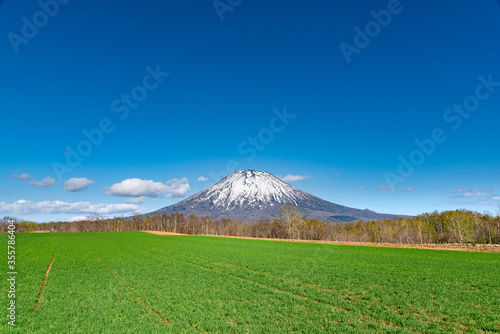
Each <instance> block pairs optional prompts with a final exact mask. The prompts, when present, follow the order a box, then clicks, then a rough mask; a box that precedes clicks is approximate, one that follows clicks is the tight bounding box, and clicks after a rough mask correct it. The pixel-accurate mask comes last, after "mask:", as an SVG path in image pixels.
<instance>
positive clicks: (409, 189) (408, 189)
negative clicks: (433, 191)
mask: <svg viewBox="0 0 500 334" xmlns="http://www.w3.org/2000/svg"><path fill="white" fill-rule="evenodd" d="M403 191H404V192H408V191H415V188H413V187H409V188H406V189H405V190H403Z"/></svg>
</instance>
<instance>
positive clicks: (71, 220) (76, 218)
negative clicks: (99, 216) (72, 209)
mask: <svg viewBox="0 0 500 334" xmlns="http://www.w3.org/2000/svg"><path fill="white" fill-rule="evenodd" d="M87 217H88V216H75V217H71V218H69V219H66V221H68V222H76V221H79V220H88V218H87Z"/></svg>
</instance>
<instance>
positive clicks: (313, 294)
mask: <svg viewBox="0 0 500 334" xmlns="http://www.w3.org/2000/svg"><path fill="white" fill-rule="evenodd" d="M16 237H17V239H16V255H17V258H16V262H17V272H18V274H17V281H16V285H17V286H16V326H15V327H14V328H12V326H10V325H8V324H7V319H6V318H5V316H4V315H3V316H2V319H3V320H2V322H1V324H0V331H1V332H9V333H10V332H12V333H184V332H186V333H189V332H207V333H216V332H220V333H290V332H294V333H321V332H324V333H484V332H486V333H498V332H500V254H498V253H481V252H461V251H445V250H424V249H403V248H383V247H363V246H347V245H328V244H308V243H292V242H281V241H266V240H245V239H232V238H217V237H206V236H159V235H152V234H147V233H144V232H106V233H104V232H102V233H59V234H48V233H47V234H42V233H40V234H17V236H16ZM0 238H1V239H0V240H1V242H2V244H3V245H7V235H5V234H4V235H1V236H0ZM4 248H5V249H6V248H7V247H6V246H5V247H4ZM5 252H6V250H5ZM5 262H6V261H5ZM50 264H51V265H50ZM49 265H50V271H49V272H48V274H47V275H46V273H47V270H48V268H49ZM6 267H7V264H4V265H3V267H2V268H3V272H4V274H3V276H2V277H5V276H6V275H5V273H6V272H7V271H8V270H7V268H6ZM45 276H46V278H45V280H44V277H45ZM42 282H43V283H42ZM42 285H43V288H42ZM1 289H2V291H1V298H0V301H1V305H2V306H1V309H2V310H6V307H7V306H8V303H9V300H8V299H7V290H8V286H7V283H6V280H5V279H2V283H1ZM4 312H6V311H4Z"/></svg>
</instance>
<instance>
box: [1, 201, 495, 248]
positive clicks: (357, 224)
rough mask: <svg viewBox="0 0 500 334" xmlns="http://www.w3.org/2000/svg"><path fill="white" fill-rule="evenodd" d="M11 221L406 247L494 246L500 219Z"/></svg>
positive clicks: (286, 210) (56, 228)
mask: <svg viewBox="0 0 500 334" xmlns="http://www.w3.org/2000/svg"><path fill="white" fill-rule="evenodd" d="M9 219H13V220H15V221H16V223H15V226H16V232H19V233H23V232H109V231H137V230H139V231H141V230H150V231H161V232H174V233H182V234H193V235H220V236H240V237H256V238H277V239H300V240H327V241H358V242H388V243H408V244H436V243H458V244H500V215H496V216H493V215H491V214H488V213H484V214H481V213H478V212H474V211H468V210H454V211H444V212H437V211H434V212H432V213H424V214H421V215H418V216H415V217H412V218H406V217H402V218H395V219H392V220H377V221H363V220H359V221H354V222H344V223H329V224H327V223H325V222H323V221H321V220H319V219H315V218H311V219H309V218H307V217H303V216H302V214H301V213H300V212H299V211H298V210H297V208H296V207H295V206H294V205H283V206H282V207H281V209H280V215H279V217H276V218H261V219H258V220H255V221H252V222H241V221H237V220H233V219H229V218H222V219H212V218H210V217H206V216H205V217H199V216H195V215H189V216H185V215H183V214H182V213H163V214H159V213H158V214H155V215H152V216H139V215H136V216H133V217H131V218H124V217H114V218H105V217H103V216H101V215H98V214H93V215H91V216H89V217H87V218H86V219H84V220H79V221H74V222H67V221H61V222H49V223H40V224H35V223H34V222H30V221H26V220H19V219H16V218H13V217H4V218H3V219H2V220H1V221H0V232H2V233H5V232H7V226H8V220H9Z"/></svg>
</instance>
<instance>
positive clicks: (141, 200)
mask: <svg viewBox="0 0 500 334" xmlns="http://www.w3.org/2000/svg"><path fill="white" fill-rule="evenodd" d="M145 201H146V197H144V196H140V197H134V198H130V199H127V200H124V201H123V203H132V204H142V203H144V202H145Z"/></svg>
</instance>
